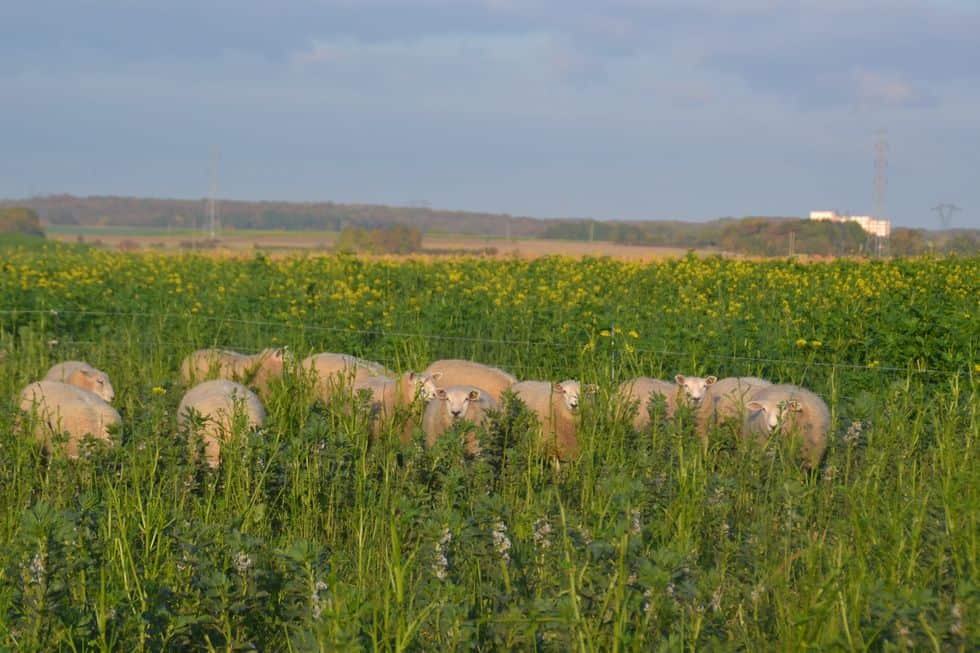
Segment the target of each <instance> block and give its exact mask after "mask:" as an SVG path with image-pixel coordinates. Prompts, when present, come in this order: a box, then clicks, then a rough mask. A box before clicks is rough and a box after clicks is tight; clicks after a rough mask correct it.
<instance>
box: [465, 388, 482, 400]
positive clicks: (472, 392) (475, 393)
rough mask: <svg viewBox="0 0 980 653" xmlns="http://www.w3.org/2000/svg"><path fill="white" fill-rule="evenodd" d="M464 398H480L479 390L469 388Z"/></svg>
mask: <svg viewBox="0 0 980 653" xmlns="http://www.w3.org/2000/svg"><path fill="white" fill-rule="evenodd" d="M466 398H467V399H469V400H470V401H476V400H477V399H479V398H480V391H479V390H470V393H469V394H468V395H466Z"/></svg>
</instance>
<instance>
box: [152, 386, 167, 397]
mask: <svg viewBox="0 0 980 653" xmlns="http://www.w3.org/2000/svg"><path fill="white" fill-rule="evenodd" d="M150 392H152V393H153V394H155V395H162V394H166V392H167V391H166V389H164V388H161V387H160V386H158V385H155V386H153V389H152V390H150Z"/></svg>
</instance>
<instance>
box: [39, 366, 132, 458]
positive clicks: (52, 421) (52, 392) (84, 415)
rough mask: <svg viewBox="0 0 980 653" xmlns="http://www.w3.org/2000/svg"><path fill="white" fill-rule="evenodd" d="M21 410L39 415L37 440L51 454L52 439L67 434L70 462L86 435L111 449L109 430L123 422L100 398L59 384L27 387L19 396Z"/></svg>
mask: <svg viewBox="0 0 980 653" xmlns="http://www.w3.org/2000/svg"><path fill="white" fill-rule="evenodd" d="M20 409H21V410H22V411H24V412H25V413H31V412H32V411H36V414H37V420H36V422H35V424H34V437H35V438H36V439H37V441H38V442H39V443H40V444H41V445H42V447H44V450H45V451H47V452H49V453H50V451H51V445H52V439H53V437H54V436H56V435H60V434H61V433H64V432H67V433H68V442H66V443H65V452H66V453H67V455H68V457H69V458H78V453H79V452H78V445H79V444H80V443H81V441H82V439H83V438H84V437H85V436H86V435H91V436H92V437H93V438H95V439H97V440H102V441H103V442H105V443H106V444H109V445H111V444H112V439H111V438H110V437H109V430H108V427H110V426H113V425H115V424H119V423H121V422H122V418H120V417H119V413H118V412H117V411H116V409H115V408H113V407H112V406H110V405H109V402H107V401H105V400H104V399H103V398H102V397H100V396H99V395H97V394H95V393H94V392H89V391H88V390H85V389H84V388H80V387H78V386H76V385H72V384H70V383H61V382H60V381H39V382H37V383H31V384H30V385H28V386H27V387H26V388H24V389H23V390H22V391H21V393H20Z"/></svg>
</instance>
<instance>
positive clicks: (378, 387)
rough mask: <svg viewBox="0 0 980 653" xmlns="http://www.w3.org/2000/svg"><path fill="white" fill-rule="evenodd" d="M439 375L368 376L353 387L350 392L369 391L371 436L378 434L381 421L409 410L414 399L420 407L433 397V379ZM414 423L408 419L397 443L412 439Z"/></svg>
mask: <svg viewBox="0 0 980 653" xmlns="http://www.w3.org/2000/svg"><path fill="white" fill-rule="evenodd" d="M439 377H440V374H439V373H438V372H437V373H436V374H425V373H420V372H405V373H404V374H402V375H401V376H400V377H398V378H397V379H395V378H391V377H390V376H371V377H368V378H366V379H362V380H360V381H358V382H356V383H355V384H354V390H355V391H357V390H369V391H370V392H371V417H372V429H373V431H374V435H375V436H377V435H378V434H379V432H380V427H381V424H382V422H383V421H386V420H390V419H392V418H393V417H394V416H395V414H396V413H397V412H398V410H399V409H409V408H411V407H412V405H413V404H414V403H415V401H416V400H417V399H420V400H421V401H422V402H423V404H426V403H428V402H429V401H431V400H432V399H434V398H435V396H436V390H437V388H436V384H435V382H436V380H438V378H439ZM414 426H415V425H414V423H413V421H412V420H411V419H409V420H408V421H407V422H406V424H405V428H404V429H403V431H402V435H401V441H402V443H403V444H404V443H407V442H408V441H409V440H410V439H411V437H412V430H413V429H414Z"/></svg>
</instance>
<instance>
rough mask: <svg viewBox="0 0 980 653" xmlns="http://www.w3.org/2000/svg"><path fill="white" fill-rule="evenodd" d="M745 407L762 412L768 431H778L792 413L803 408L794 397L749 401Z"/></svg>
mask: <svg viewBox="0 0 980 653" xmlns="http://www.w3.org/2000/svg"><path fill="white" fill-rule="evenodd" d="M745 407H746V408H747V409H748V410H750V411H752V412H754V413H755V412H762V414H763V417H764V421H765V424H766V426H767V427H768V428H769V432H770V433H774V432H776V431H778V430H779V429H780V428H781V427H782V426H784V425H785V424H786V422H787V421H788V420H789V418H790V417H791V415H792V414H793V413H798V412H800V411H802V410H803V406H802V405H801V404H800V402H798V401H796V400H795V399H787V400H783V401H779V402H772V401H762V400H760V401H750V402H749V403H747V404H745Z"/></svg>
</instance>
